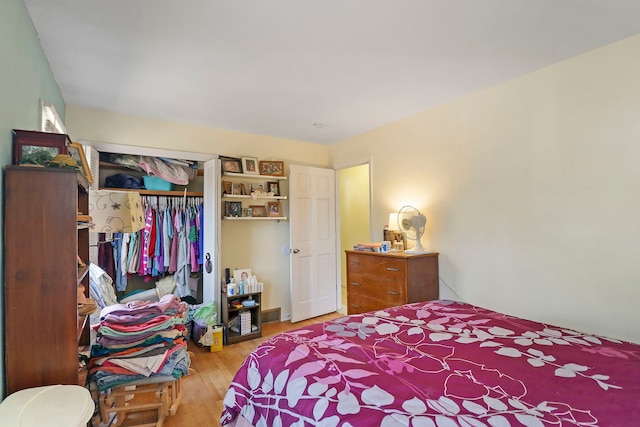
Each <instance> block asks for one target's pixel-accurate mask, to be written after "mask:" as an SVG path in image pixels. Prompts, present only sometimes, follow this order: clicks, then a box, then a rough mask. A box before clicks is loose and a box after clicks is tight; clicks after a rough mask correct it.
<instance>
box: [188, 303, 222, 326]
mask: <svg viewBox="0 0 640 427" xmlns="http://www.w3.org/2000/svg"><path fill="white" fill-rule="evenodd" d="M193 318H194V320H196V321H197V322H198V323H199V324H201V325H202V324H204V325H206V326H212V325H215V324H216V323H218V309H217V308H216V303H215V301H211V302H210V303H209V304H203V305H202V306H200V307H199V308H198V309H197V310H196V311H194V312H193Z"/></svg>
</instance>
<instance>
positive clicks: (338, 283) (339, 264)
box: [333, 156, 373, 308]
mask: <svg viewBox="0 0 640 427" xmlns="http://www.w3.org/2000/svg"><path fill="white" fill-rule="evenodd" d="M362 165H369V241H373V224H372V221H371V213H372V211H373V179H372V177H373V159H372V158H371V157H370V156H369V157H361V158H359V159H355V160H352V161H349V162H345V163H338V164H336V165H334V167H333V169H334V170H335V174H336V178H335V185H336V191H335V193H336V231H338V230H340V228H341V227H340V226H341V223H340V182H339V180H340V174H339V173H338V171H340V170H342V169H349V168H353V167H357V166H362ZM341 248H342V235H341V234H340V233H339V232H336V257H337V259H336V301H337V304H338V308H341V307H342V262H341V261H342V256H343V255H342V253H340V249H341Z"/></svg>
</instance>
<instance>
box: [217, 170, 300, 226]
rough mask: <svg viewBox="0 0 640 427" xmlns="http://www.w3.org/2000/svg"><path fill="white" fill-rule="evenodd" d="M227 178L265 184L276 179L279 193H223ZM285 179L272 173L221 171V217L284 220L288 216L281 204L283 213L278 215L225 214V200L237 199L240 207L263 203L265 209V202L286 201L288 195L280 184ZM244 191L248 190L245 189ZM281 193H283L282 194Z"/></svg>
mask: <svg viewBox="0 0 640 427" xmlns="http://www.w3.org/2000/svg"><path fill="white" fill-rule="evenodd" d="M225 179H226V180H228V181H230V182H232V183H241V182H243V181H248V182H250V183H254V182H255V183H257V182H262V183H264V184H265V185H266V183H267V182H273V181H278V187H279V190H280V194H279V195H272V196H270V195H267V194H260V195H255V196H252V195H250V194H228V193H225V188H224V181H225ZM286 180H287V177H286V176H273V175H255V174H245V173H235V172H223V173H222V182H223V188H222V191H221V193H220V194H221V213H222V219H223V220H225V221H286V220H287V219H288V218H287V216H286V215H284V213H285V212H286V207H285V206H284V205H281V213H282V214H283V215H279V216H226V215H225V203H224V202H225V201H232V200H235V201H239V202H241V203H242V207H243V208H245V207H249V206H252V205H256V204H260V203H263V204H264V206H265V210H266V209H267V203H268V202H269V201H287V200H288V197H287V196H286V190H287V189H286V188H285V187H284V186H283V185H282V183H283V182H284V181H286ZM246 191H249V189H247V190H246ZM282 193H285V194H284V195H283V194H282Z"/></svg>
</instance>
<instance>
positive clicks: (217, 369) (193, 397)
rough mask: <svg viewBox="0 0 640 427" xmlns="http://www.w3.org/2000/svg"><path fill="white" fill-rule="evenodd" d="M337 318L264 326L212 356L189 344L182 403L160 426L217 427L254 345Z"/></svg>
mask: <svg viewBox="0 0 640 427" xmlns="http://www.w3.org/2000/svg"><path fill="white" fill-rule="evenodd" d="M341 316H343V315H342V314H340V313H330V314H326V315H324V316H320V317H316V318H313V319H309V320H305V321H303V322H298V323H291V322H273V323H267V324H264V325H263V327H262V338H257V339H254V340H250V341H244V342H240V343H237V344H233V345H230V346H225V347H224V348H223V350H222V351H220V352H216V353H211V352H210V351H209V348H208V347H207V348H200V347H197V346H196V345H195V344H194V343H193V341H189V350H190V351H192V352H193V354H194V356H193V358H192V360H191V368H193V369H194V370H195V374H193V375H189V376H187V377H185V378H183V379H182V402H181V403H180V406H179V408H178V411H177V413H176V414H175V415H173V416H169V417H167V418H166V419H165V422H164V427H215V426H218V425H219V424H218V420H219V419H220V413H221V412H222V401H223V399H224V395H225V394H226V392H227V388H228V387H229V384H230V383H231V380H232V379H233V376H234V375H235V373H236V371H237V370H238V368H239V367H240V365H241V364H242V362H243V361H244V359H245V358H246V357H247V355H248V354H249V353H251V352H252V351H253V350H254V349H255V348H256V347H257V346H258V344H260V343H261V342H263V341H264V340H265V339H267V338H269V337H271V336H273V335H275V334H278V333H280V332H284V331H287V330H290V329H295V328H300V327H303V326H305V325H308V324H311V323H316V322H324V321H327V320H331V319H335V318H338V317H341ZM135 399H138V397H136V398H135ZM153 420H154V416H153V414H137V415H131V416H129V417H128V418H127V419H126V420H125V422H124V423H123V424H122V426H132V425H136V424H141V423H149V422H153Z"/></svg>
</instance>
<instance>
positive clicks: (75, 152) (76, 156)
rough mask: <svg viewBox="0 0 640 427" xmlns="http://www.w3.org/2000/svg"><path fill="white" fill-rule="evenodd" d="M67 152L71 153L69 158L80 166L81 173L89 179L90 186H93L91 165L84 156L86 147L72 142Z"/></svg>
mask: <svg viewBox="0 0 640 427" xmlns="http://www.w3.org/2000/svg"><path fill="white" fill-rule="evenodd" d="M67 150H68V151H69V156H71V158H72V159H73V160H75V161H76V163H77V164H78V166H80V172H82V174H83V175H84V176H85V178H87V181H89V184H92V183H93V175H91V169H89V163H87V158H86V157H85V155H84V147H83V146H82V144H79V143H77V142H72V143H71V144H70V145H69V147H67Z"/></svg>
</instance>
